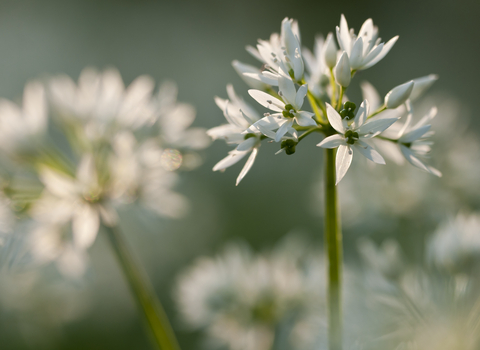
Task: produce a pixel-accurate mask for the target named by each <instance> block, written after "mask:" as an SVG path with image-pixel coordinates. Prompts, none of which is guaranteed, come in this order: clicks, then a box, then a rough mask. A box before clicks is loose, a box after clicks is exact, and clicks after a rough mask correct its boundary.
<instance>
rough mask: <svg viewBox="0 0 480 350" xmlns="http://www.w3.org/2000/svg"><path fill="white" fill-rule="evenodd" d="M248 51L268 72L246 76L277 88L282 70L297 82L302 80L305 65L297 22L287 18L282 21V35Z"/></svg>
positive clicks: (248, 47) (272, 36) (275, 36)
mask: <svg viewBox="0 0 480 350" xmlns="http://www.w3.org/2000/svg"><path fill="white" fill-rule="evenodd" d="M247 50H248V51H249V52H250V53H251V54H252V55H253V56H254V57H255V58H257V59H258V60H260V61H261V62H263V63H264V64H265V65H266V70H264V71H263V72H261V73H257V72H255V73H244V75H245V76H247V77H250V78H253V79H256V80H260V81H262V82H264V83H265V84H268V85H273V86H276V85H278V82H277V79H278V77H279V75H280V74H281V73H280V72H279V71H280V69H281V70H283V71H284V72H287V73H288V74H289V75H290V76H292V77H293V78H294V79H295V80H296V81H300V80H302V78H303V73H304V63H303V59H302V51H301V45H300V31H299V30H298V23H297V22H296V21H294V20H292V19H288V18H285V19H284V20H283V21H282V28H281V35H278V34H276V33H274V34H272V35H271V36H270V40H269V41H266V40H259V41H258V45H257V48H256V49H255V48H253V47H251V46H247Z"/></svg>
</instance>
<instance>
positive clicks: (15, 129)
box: [0, 81, 48, 159]
mask: <svg viewBox="0 0 480 350" xmlns="http://www.w3.org/2000/svg"><path fill="white" fill-rule="evenodd" d="M47 127H48V112H47V101H46V98H45V90H44V88H43V85H42V84H41V83H39V82H35V81H34V82H30V83H28V84H27V85H26V86H25V90H24V93H23V105H22V106H21V107H20V106H17V105H16V104H15V103H13V102H11V101H8V100H5V99H1V100H0V149H1V150H2V151H3V152H6V153H7V154H8V155H9V156H11V157H13V158H15V159H18V158H19V157H25V156H26V157H28V156H31V155H32V153H35V152H39V148H41V147H42V143H43V141H44V138H45V134H46V132H47Z"/></svg>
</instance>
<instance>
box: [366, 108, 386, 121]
mask: <svg viewBox="0 0 480 350" xmlns="http://www.w3.org/2000/svg"><path fill="white" fill-rule="evenodd" d="M386 109H387V106H382V107H380V108H379V109H377V110H376V111H375V112H373V113H372V114H370V115H369V116H368V117H367V119H370V118H372V117H374V116H376V115H377V114H379V113H381V112H383V111H384V110H386Z"/></svg>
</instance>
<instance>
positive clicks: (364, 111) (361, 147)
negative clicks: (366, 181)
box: [317, 100, 397, 184]
mask: <svg viewBox="0 0 480 350" xmlns="http://www.w3.org/2000/svg"><path fill="white" fill-rule="evenodd" d="M345 105H346V108H347V109H348V108H349V107H350V106H352V109H353V110H354V109H355V106H354V105H353V104H351V102H350V104H348V102H347V103H346V104H345ZM368 112H369V106H368V101H367V100H365V101H363V102H362V104H361V105H360V108H359V109H358V111H357V113H356V115H355V118H354V119H353V121H351V122H349V116H348V115H346V116H345V118H343V119H342V116H341V115H340V114H338V112H337V111H336V110H335V109H334V108H333V107H332V106H331V105H329V104H328V103H327V116H328V120H329V122H330V124H331V125H332V127H333V128H334V129H335V130H336V131H337V132H338V134H335V135H332V136H328V137H326V138H325V139H324V140H323V141H322V142H320V143H319V144H318V145H317V146H318V147H323V148H337V147H338V151H337V156H336V161H335V164H336V170H337V180H336V183H337V184H338V183H339V182H340V180H342V178H343V177H344V176H345V174H346V173H347V170H348V168H349V167H350V164H351V163H352V158H353V150H354V149H355V150H356V151H357V152H359V153H360V154H362V155H363V156H364V157H366V158H367V159H369V160H371V161H372V162H374V163H377V164H385V160H384V159H383V157H382V156H381V155H380V153H378V152H377V151H376V150H375V149H374V148H373V147H372V146H370V145H369V144H368V143H366V142H365V141H366V140H367V139H370V138H372V137H375V136H377V135H378V134H380V133H381V132H382V131H384V130H385V129H387V128H388V127H390V126H391V125H392V124H393V123H395V122H396V121H397V118H387V119H379V118H375V119H370V120H369V121H367V116H368ZM350 113H352V114H353V112H350Z"/></svg>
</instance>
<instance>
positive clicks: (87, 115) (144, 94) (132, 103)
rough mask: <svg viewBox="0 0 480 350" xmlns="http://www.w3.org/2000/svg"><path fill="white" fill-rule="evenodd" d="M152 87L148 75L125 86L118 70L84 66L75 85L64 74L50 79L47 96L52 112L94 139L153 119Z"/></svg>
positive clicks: (151, 81)
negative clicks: (103, 69) (79, 127)
mask: <svg viewBox="0 0 480 350" xmlns="http://www.w3.org/2000/svg"><path fill="white" fill-rule="evenodd" d="M154 87H155V83H154V81H153V79H152V78H150V77H148V76H140V77H138V78H137V79H135V80H134V81H133V82H132V83H131V84H130V85H129V86H128V87H127V88H126V87H125V85H124V83H123V80H122V78H121V76H120V73H119V72H118V71H117V70H115V69H107V70H105V71H103V72H98V71H96V70H94V69H92V68H86V69H84V70H83V71H82V72H81V73H80V77H79V78H78V84H75V82H74V81H73V80H72V79H71V78H70V77H68V76H66V75H60V76H57V77H54V78H52V79H51V80H50V81H49V92H50V94H49V95H50V99H51V102H52V104H53V107H54V110H55V112H56V113H57V114H58V115H59V116H60V117H61V118H63V119H65V121H66V122H67V123H74V125H77V124H79V125H80V126H81V127H83V128H84V130H85V136H86V137H87V138H88V140H90V141H95V140H99V139H102V138H104V137H106V138H107V139H108V138H109V137H111V135H112V134H115V132H117V131H118V130H123V129H137V128H139V127H141V126H143V125H145V124H148V123H152V122H154V121H155V120H156V117H157V111H156V106H155V105H154V103H153V101H152V93H153V89H154Z"/></svg>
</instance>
